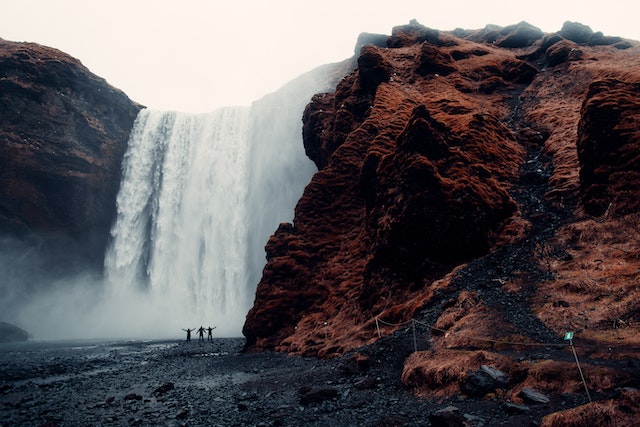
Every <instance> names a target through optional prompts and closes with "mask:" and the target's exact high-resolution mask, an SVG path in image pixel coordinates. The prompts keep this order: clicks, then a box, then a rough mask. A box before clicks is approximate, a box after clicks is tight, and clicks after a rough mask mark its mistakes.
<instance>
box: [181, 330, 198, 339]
mask: <svg viewBox="0 0 640 427" xmlns="http://www.w3.org/2000/svg"><path fill="white" fill-rule="evenodd" d="M195 330H196V328H193V329H183V331H185V332H186V333H187V341H191V331H195Z"/></svg>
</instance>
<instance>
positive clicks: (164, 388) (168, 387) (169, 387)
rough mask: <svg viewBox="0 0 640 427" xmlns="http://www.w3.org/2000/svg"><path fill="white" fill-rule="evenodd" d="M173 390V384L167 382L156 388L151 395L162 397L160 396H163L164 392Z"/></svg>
mask: <svg viewBox="0 0 640 427" xmlns="http://www.w3.org/2000/svg"><path fill="white" fill-rule="evenodd" d="M173 389H174V384H173V383H172V382H168V383H164V384H162V385H161V386H160V387H158V388H156V389H155V390H154V391H153V394H155V395H162V394H165V393H166V392H168V391H170V390H173Z"/></svg>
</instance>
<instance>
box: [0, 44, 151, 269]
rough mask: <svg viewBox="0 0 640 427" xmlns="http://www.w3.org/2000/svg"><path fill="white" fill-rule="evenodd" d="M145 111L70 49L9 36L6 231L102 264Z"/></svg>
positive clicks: (2, 104) (1, 89)
mask: <svg viewBox="0 0 640 427" xmlns="http://www.w3.org/2000/svg"><path fill="white" fill-rule="evenodd" d="M140 108H141V106H139V105H137V104H135V103H134V102H132V101H131V100H129V98H128V97H127V96H126V95H125V94H124V93H122V92H121V91H119V90H117V89H115V88H114V87H112V86H110V85H109V84H108V83H107V82H106V81H105V80H104V79H101V78H99V77H97V76H95V75H93V74H92V73H91V72H90V71H89V70H87V68H85V67H84V66H83V65H82V64H81V63H80V61H78V60H76V59H74V58H72V57H70V56H69V55H67V54H65V53H63V52H60V51H58V50H56V49H52V48H48V47H44V46H40V45H37V44H32V43H14V42H9V41H4V40H1V39H0V141H1V144H0V182H2V186H1V187H0V231H1V232H2V234H3V235H11V236H18V237H20V238H25V237H26V236H30V237H34V236H37V238H38V239H40V238H44V239H45V240H48V239H52V240H49V241H50V242H53V243H51V244H52V246H53V249H52V251H53V252H56V251H57V252H64V251H68V250H71V251H75V252H76V253H77V254H79V255H80V256H82V258H86V259H87V260H89V261H91V262H93V263H94V264H95V265H100V264H101V262H102V255H103V251H104V247H105V244H106V238H107V236H108V232H109V227H110V225H111V223H112V220H113V217H114V214H115V198H116V194H117V190H118V186H119V182H120V165H121V160H122V157H123V155H124V151H125V148H126V143H127V140H128V136H129V132H130V130H131V128H132V126H133V121H134V120H135V117H136V115H137V113H138V111H139V110H140ZM62 242H64V244H65V246H64V247H62V246H58V244H60V245H62V244H63V243H62Z"/></svg>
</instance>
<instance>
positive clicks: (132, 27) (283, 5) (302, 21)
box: [0, 0, 640, 112]
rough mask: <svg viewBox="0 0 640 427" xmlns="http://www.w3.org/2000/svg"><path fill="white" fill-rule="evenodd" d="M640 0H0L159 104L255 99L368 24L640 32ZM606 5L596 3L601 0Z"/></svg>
mask: <svg viewBox="0 0 640 427" xmlns="http://www.w3.org/2000/svg"><path fill="white" fill-rule="evenodd" d="M636 4H637V0H608V1H599V2H591V1H589V0H582V1H574V0H527V1H518V0H508V1H497V0H483V1H477V0H474V1H469V0H467V1H463V0H446V1H443V0H439V1H429V0H420V1H415V0H414V1H408V0H407V1H404V0H383V1H378V0H368V1H361V0H318V1H303V0H254V1H250V0H226V1H219V0H174V1H164V0H153V1H146V0H144V1H143V0H109V1H100V2H97V1H92V0H0V38H4V39H6V40H13V41H31V42H36V43H40V44H44V45H47V46H52V47H55V48H58V49H60V50H62V51H64V52H67V53H69V54H71V55H72V56H74V57H76V58H78V59H80V60H81V61H82V62H83V64H84V65H86V66H87V67H88V68H89V69H90V70H91V71H93V72H94V73H95V74H97V75H99V76H101V77H104V78H105V79H107V81H108V82H109V83H111V84H112V85H114V86H116V87H118V88H120V89H122V90H124V91H125V92H126V93H127V94H128V95H129V97H130V98H132V99H133V100H135V101H137V102H140V103H141V104H144V105H146V106H148V107H152V108H156V109H169V110H180V111H189V112H206V111H212V110H214V109H215V108H217V107H220V106H223V105H245V104H249V103H250V102H251V101H254V100H256V99H258V98H260V97H261V96H262V95H264V94H266V93H269V92H272V91H274V90H276V89H277V88H278V87H280V86H281V85H283V84H284V83H286V82H287V81H289V80H291V79H292V78H294V77H296V76H298V75H300V74H302V73H303V72H305V71H308V70H310V69H312V68H314V67H316V66H318V65H322V64H326V63H330V62H337V61H340V60H342V59H345V58H347V57H350V56H351V55H352V54H353V46H354V44H355V42H356V39H357V37H358V34H360V33H361V32H372V33H384V34H390V32H391V30H392V28H393V27H394V26H396V25H402V24H406V23H408V22H409V20H411V19H417V20H418V21H419V22H420V23H422V24H423V25H426V26H428V27H431V28H435V29H440V30H452V29H454V28H457V27H460V28H466V29H475V28H482V27H484V26H485V25H486V24H497V25H502V26H505V25H510V24H515V23H518V22H520V21H527V22H529V23H530V24H533V25H535V26H537V27H539V28H540V29H542V30H543V31H545V32H553V31H558V30H559V29H560V28H561V27H562V24H563V23H564V22H565V21H567V20H569V21H578V22H581V23H583V24H586V25H589V26H590V27H591V28H592V29H593V30H594V31H602V32H604V33H605V34H607V35H617V36H622V37H626V38H631V39H635V40H640V26H639V25H638V24H637V19H638V16H639V14H638V11H639V10H638V9H640V8H639V7H638V6H636ZM595 5H597V6H595Z"/></svg>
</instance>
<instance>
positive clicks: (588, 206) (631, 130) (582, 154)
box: [578, 79, 640, 215]
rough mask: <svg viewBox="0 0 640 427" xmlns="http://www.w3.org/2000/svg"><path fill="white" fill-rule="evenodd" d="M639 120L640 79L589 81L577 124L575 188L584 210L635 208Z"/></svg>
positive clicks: (639, 206) (639, 179) (639, 190)
mask: <svg viewBox="0 0 640 427" xmlns="http://www.w3.org/2000/svg"><path fill="white" fill-rule="evenodd" d="M639 123H640V83H638V82H625V81H620V80H617V79H606V80H599V81H596V82H594V83H593V84H591V86H590V87H589V91H588V92H587V95H586V98H585V100H584V103H583V104H582V110H581V118H580V123H579V127H578V158H579V160H580V165H581V168H580V180H581V186H580V189H581V196H582V202H583V204H584V207H585V210H586V211H587V212H588V213H590V214H592V215H602V214H603V213H605V212H606V211H607V210H609V209H610V208H612V209H613V211H614V212H615V213H617V214H618V215H623V214H629V213H634V212H640V199H639V198H638V197H637V196H638V194H640V133H639V132H638V124H639Z"/></svg>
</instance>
